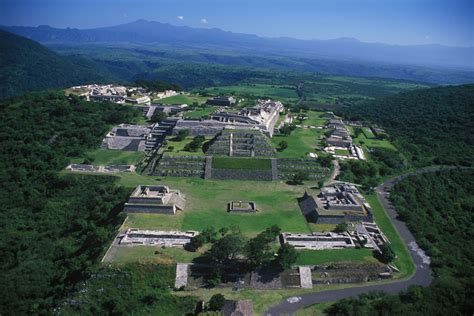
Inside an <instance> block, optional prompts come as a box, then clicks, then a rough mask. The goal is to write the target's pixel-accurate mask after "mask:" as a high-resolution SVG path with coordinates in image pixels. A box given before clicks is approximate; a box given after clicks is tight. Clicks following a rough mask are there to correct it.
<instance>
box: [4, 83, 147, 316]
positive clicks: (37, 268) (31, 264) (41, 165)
mask: <svg viewBox="0 0 474 316" xmlns="http://www.w3.org/2000/svg"><path fill="white" fill-rule="evenodd" d="M137 115H139V113H138V112H136V111H135V110H133V109H132V108H130V107H124V106H121V105H116V104H112V103H93V102H86V101H81V100H80V99H79V98H77V97H72V96H71V97H66V96H64V94H63V93H62V92H42V93H31V94H27V95H24V96H22V97H17V98H14V99H10V100H6V101H3V102H2V103H0V120H1V122H2V128H1V131H0V144H1V147H2V150H1V151H0V182H1V183H2V190H0V205H1V206H0V209H1V212H0V234H1V236H2V238H0V254H1V256H0V267H1V269H2V273H1V274H0V284H1V285H2V286H1V290H0V292H1V293H0V294H1V295H0V314H2V315H26V314H51V313H52V308H53V307H54V306H55V305H56V304H58V303H59V302H61V301H62V299H63V297H64V295H65V294H66V293H68V292H69V291H71V289H73V288H74V285H75V284H76V283H77V282H79V281H80V280H83V279H84V278H86V277H87V275H88V272H90V270H91V269H92V268H93V266H94V263H95V262H96V261H97V258H98V256H99V255H100V254H101V253H102V252H103V250H104V246H106V244H107V243H108V242H109V241H110V239H111V238H112V236H113V234H115V229H116V227H117V225H119V224H120V223H121V220H122V218H121V217H120V216H119V215H118V213H119V211H120V210H121V207H120V204H121V203H122V202H123V201H124V200H125V198H126V195H127V193H128V192H126V190H124V189H122V188H119V187H116V186H115V185H114V179H115V178H113V177H107V176H73V175H68V176H61V175H59V174H58V171H59V170H61V169H62V168H64V167H65V165H66V164H67V162H68V157H70V156H75V155H77V154H78V153H81V152H82V151H84V150H86V149H90V148H95V147H97V146H98V145H99V143H100V139H101V137H102V135H103V134H104V133H105V132H106V131H107V130H108V128H109V127H110V125H111V124H116V123H122V122H129V121H131V120H133V119H134V118H135V117H136V116H137Z"/></svg>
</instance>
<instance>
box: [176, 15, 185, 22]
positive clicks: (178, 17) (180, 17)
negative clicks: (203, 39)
mask: <svg viewBox="0 0 474 316" xmlns="http://www.w3.org/2000/svg"><path fill="white" fill-rule="evenodd" d="M176 18H177V19H178V20H181V21H182V20H184V16H182V15H178V16H177V17H176Z"/></svg>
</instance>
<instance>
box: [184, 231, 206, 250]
mask: <svg viewBox="0 0 474 316" xmlns="http://www.w3.org/2000/svg"><path fill="white" fill-rule="evenodd" d="M205 243H206V238H205V236H203V235H202V234H199V235H197V236H194V237H193V238H191V242H190V243H189V244H188V245H187V249H188V250H189V251H196V250H198V249H199V248H201V247H202V246H203V245H204V244H205Z"/></svg>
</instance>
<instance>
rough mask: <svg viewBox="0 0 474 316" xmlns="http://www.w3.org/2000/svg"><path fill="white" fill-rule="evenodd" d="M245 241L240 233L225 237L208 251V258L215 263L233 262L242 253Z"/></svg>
mask: <svg viewBox="0 0 474 316" xmlns="http://www.w3.org/2000/svg"><path fill="white" fill-rule="evenodd" d="M244 246H245V240H244V237H243V236H242V235H241V234H240V233H233V234H229V235H225V236H224V237H222V238H221V239H219V240H218V241H216V242H215V243H214V244H213V245H212V247H211V249H210V250H209V258H210V259H211V260H212V261H214V262H216V263H223V262H228V261H232V260H235V259H236V258H237V257H238V256H240V255H242V253H243V251H244Z"/></svg>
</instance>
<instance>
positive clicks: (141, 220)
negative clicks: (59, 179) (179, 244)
mask: <svg viewBox="0 0 474 316" xmlns="http://www.w3.org/2000/svg"><path fill="white" fill-rule="evenodd" d="M120 184H122V185H125V186H127V187H130V188H132V187H135V186H136V185H138V184H165V185H168V186H169V187H170V188H172V189H179V190H181V192H182V193H183V194H185V195H186V205H187V206H186V210H185V211H184V212H181V213H179V214H178V215H175V216H169V215H158V214H153V215H150V214H131V215H130V216H129V219H128V220H127V222H126V225H127V227H138V228H144V229H165V230H167V229H180V230H202V229H203V228H205V227H207V226H214V227H215V228H216V229H219V228H221V227H229V226H231V225H235V226H238V227H240V229H241V231H242V232H243V233H244V234H245V235H248V236H253V235H255V234H257V233H259V232H261V231H263V230H264V229H265V228H267V227H270V226H271V225H273V224H277V225H279V226H280V227H281V229H282V230H283V231H288V232H309V231H310V230H309V228H308V224H307V223H306V220H305V218H304V217H303V215H302V214H301V211H300V209H299V207H298V204H297V201H296V198H297V197H298V196H302V195H303V193H304V191H305V189H306V188H305V187H304V186H291V185H287V184H285V183H284V182H280V181H273V182H263V181H245V182H243V181H237V180H204V179H197V178H172V177H168V178H157V177H149V176H141V175H138V174H121V175H120ZM230 201H254V202H255V203H256V205H257V209H258V210H259V211H258V212H257V213H254V214H236V213H233V214H230V213H228V212H227V204H228V203H229V202H230Z"/></svg>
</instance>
